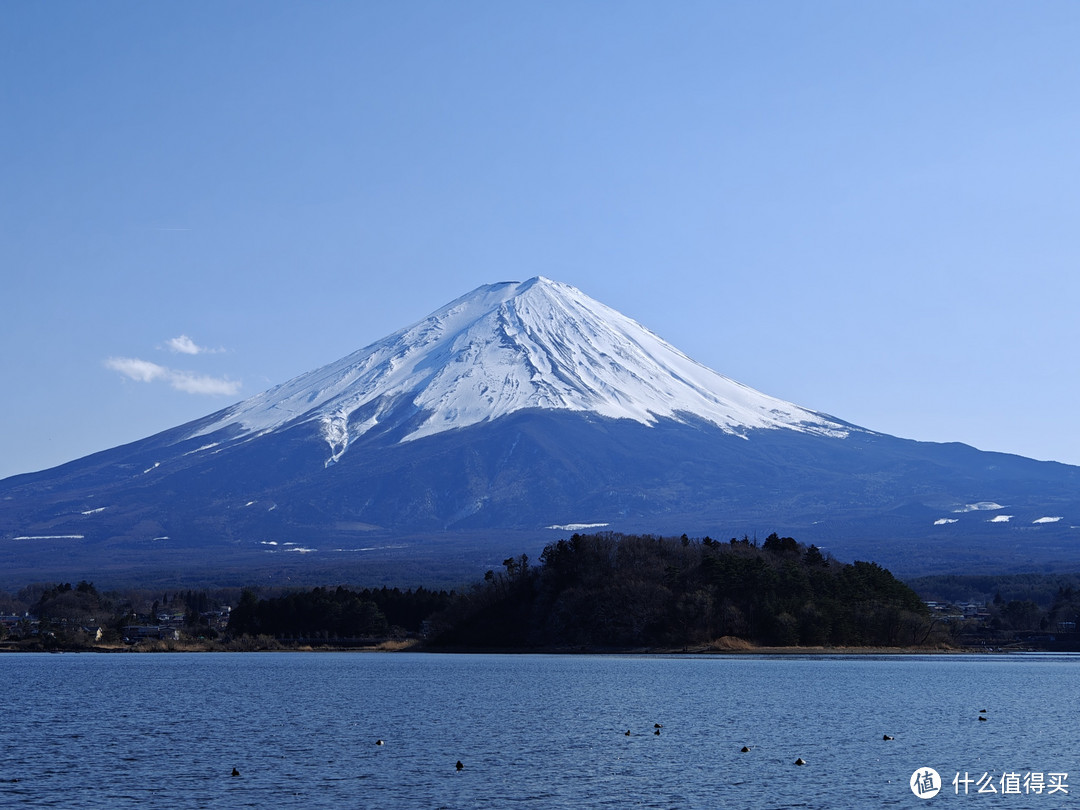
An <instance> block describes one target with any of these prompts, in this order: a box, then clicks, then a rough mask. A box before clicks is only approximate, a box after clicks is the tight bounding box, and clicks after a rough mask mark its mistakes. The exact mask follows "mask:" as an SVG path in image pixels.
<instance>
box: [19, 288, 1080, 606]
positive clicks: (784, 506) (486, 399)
mask: <svg viewBox="0 0 1080 810" xmlns="http://www.w3.org/2000/svg"><path fill="white" fill-rule="evenodd" d="M1078 526H1080V468H1077V467H1071V466H1066V465H1062V464H1055V463H1052V462H1039V461H1033V460H1030V459H1025V458H1020V457H1018V456H1010V455H1005V454H1000V453H987V452H981V451H978V450H975V449H973V448H971V447H967V446H964V445H959V444H931V443H923V442H916V441H910V440H906V439H898V438H895V437H892V436H887V435H885V434H881V433H875V432H873V431H870V430H866V429H863V428H860V427H857V426H854V425H851V424H848V423H846V422H844V421H842V420H840V419H837V418H835V417H831V416H827V415H825V414H821V413H817V412H814V411H810V410H807V409H805V408H801V407H799V406H798V405H794V404H792V403H789V402H784V401H782V400H779V399H776V398H774V397H771V396H768V395H767V394H763V393H761V392H758V391H755V390H753V389H750V388H747V387H746V386H744V385H741V384H739V383H737V382H735V381H733V380H730V379H728V378H726V377H724V376H722V375H721V374H718V373H717V372H714V371H712V370H710V369H708V368H705V367H704V366H702V365H700V364H698V363H696V362H694V361H693V360H691V359H690V358H688V357H687V356H686V355H684V354H683V353H681V352H679V351H678V350H677V349H675V348H674V347H672V346H671V345H669V344H667V343H666V342H664V341H663V340H662V339H661V338H659V337H658V336H657V335H655V334H653V333H652V332H650V331H649V330H648V329H646V328H644V327H643V326H641V325H639V324H637V323H635V322H634V321H633V320H631V319H629V318H627V317H625V316H624V315H621V314H620V313H618V312H616V311H615V310H613V309H611V308H609V307H607V306H605V305H603V304H601V303H599V302H597V301H595V300H593V299H591V298H589V297H588V296H586V295H585V294H584V293H582V292H581V291H579V290H577V289H575V288H573V287H570V286H568V285H566V284H561V283H558V282H554V281H550V280H548V279H545V278H534V279H531V280H529V281H525V282H520V283H519V282H506V283H501V284H493V285H489V286H485V287H481V288H479V289H477V290H475V291H474V292H472V293H469V294H468V295H465V296H463V297H462V298H459V299H458V300H456V301H454V302H452V303H450V304H448V305H447V306H445V307H443V308H442V309H440V310H438V311H437V312H434V313H432V314H431V315H430V316H428V317H427V318H425V319H424V320H422V321H420V322H418V323H416V324H414V325H412V326H410V327H407V328H405V329H403V330H401V331H399V332H396V333H395V334H393V335H390V336H388V337H387V338H385V339H383V340H381V341H378V342H376V343H374V344H372V345H371V346H368V347H367V348H364V349H361V350H359V351H357V352H355V353H353V354H352V355H350V356H348V357H345V358H343V359H341V360H339V361H337V362H335V363H331V364H329V365H327V366H324V367H322V368H320V369H317V370H315V371H312V372H310V373H307V374H303V375H301V376H299V377H296V378H295V379H293V380H290V381H289V382H286V383H283V384H282V385H279V386H277V387H275V388H272V389H270V390H268V391H266V392H264V393H261V394H259V395H257V396H254V397H252V398H250V399H247V400H245V401H243V402H240V403H237V404H235V405H233V406H231V407H228V408H225V409H224V410H222V411H219V412H217V413H214V414H210V415H209V416H206V417H204V418H203V419H200V420H197V421H195V422H192V423H189V424H185V425H180V426H178V427H176V428H173V429H171V430H167V431H165V432H163V433H160V434H157V435H155V436H150V437H148V438H146V439H143V440H141V441H137V442H134V443H132V444H128V445H124V446H121V447H116V448H113V449H111V450H107V451H104V452H102V453H96V454H94V455H91V456H87V457H86V458H83V459H79V460H77V461H73V462H71V463H69V464H65V465H62V466H60V467H57V468H55V469H52V470H46V471H43V472H40V473H32V474H28V475H21V476H15V477H12V478H8V479H5V480H4V481H0V587H3V586H5V585H19V584H20V583H22V584H25V583H26V582H31V581H40V580H45V579H56V578H61V577H63V578H68V579H73V580H74V579H76V578H93V579H96V580H97V581H98V582H99V583H105V582H109V581H114V582H115V581H118V580H126V581H129V582H136V583H139V584H151V583H152V582H154V581H160V582H174V581H176V580H177V579H181V580H184V581H188V582H191V581H199V580H201V581H207V580H213V581H215V582H224V581H229V582H238V583H246V582H251V581H252V578H253V577H263V576H272V577H277V578H281V577H292V578H293V579H292V580H291V581H293V582H297V581H298V578H303V579H306V580H308V581H310V580H316V581H324V582H325V581H327V580H339V581H340V580H341V579H342V578H343V577H346V576H348V577H350V578H352V579H353V580H367V581H377V580H382V581H386V580H387V579H394V580H397V581H399V582H400V581H403V580H405V579H407V578H411V579H412V580H413V581H414V582H416V581H427V582H430V581H432V578H433V577H438V576H441V577H443V578H444V580H445V579H446V578H450V579H452V580H456V581H458V582H460V581H461V579H462V578H468V577H471V576H475V575H476V573H477V572H480V573H482V572H483V571H484V570H485V569H487V568H492V567H498V565H499V564H500V562H501V560H503V559H504V558H505V557H507V556H510V555H516V554H520V553H522V552H527V553H529V554H530V556H535V555H537V554H538V553H539V551H540V549H541V548H542V547H543V545H544V544H545V543H547V542H551V541H553V540H557V539H559V537H560V536H563V535H565V534H566V533H568V532H572V531H575V530H577V529H578V527H580V528H582V529H586V528H587V529H608V530H612V531H623V532H639V533H640V532H648V533H660V534H681V533H683V532H685V533H687V534H689V535H690V536H692V537H693V536H699V537H700V536H704V535H710V536H712V537H714V538H720V539H727V538H730V537H733V536H742V535H743V534H744V533H745V534H750V535H754V534H758V535H759V536H765V535H767V534H768V533H770V532H772V531H778V532H780V533H782V534H789V535H791V536H794V537H796V538H797V539H799V540H801V541H803V542H807V543H810V542H813V543H816V544H818V545H819V546H824V547H826V548H827V549H828V550H829V551H830V552H832V553H833V554H835V555H836V556H837V557H839V558H841V559H850V558H860V559H871V560H875V561H877V562H880V563H882V564H884V565H887V566H889V567H891V568H893V569H894V570H896V571H898V572H901V573H905V572H906V573H914V572H920V573H922V572H929V571H958V570H963V571H971V570H994V571H1001V570H1008V569H1010V568H1012V569H1014V570H1030V569H1033V568H1035V569H1041V568H1045V567H1047V566H1049V565H1067V566H1070V567H1077V566H1080V544H1078V542H1077V540H1078V537H1080V529H1078Z"/></svg>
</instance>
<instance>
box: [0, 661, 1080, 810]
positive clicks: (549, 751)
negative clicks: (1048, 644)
mask: <svg viewBox="0 0 1080 810" xmlns="http://www.w3.org/2000/svg"><path fill="white" fill-rule="evenodd" d="M1078 665H1080V658H1077V657H1075V656H1068V655H1031V656H707V657H706V656H701V657H695V656H599V655H598V656H576V655H569V656H553V655H433V654H412V653H392V654H379V653H221V654H217V653H192V654H182V653H170V654H112V655H99V654H52V655H50V654H9V655H0V677H2V678H3V684H4V690H3V693H4V697H3V714H2V717H3V722H2V726H0V729H2V730H0V806H5V807H8V806H11V807H80V808H121V807H140V808H141V807H162V808H239V807H258V808H293V807H295V808H314V807H324V808H366V807H379V808H443V807H445V808H474V807H483V808H562V807H566V808H603V807H620V808H622V807H647V808H714V807H745V808H759V807H760V808H789V807H791V808H794V807H798V808H830V810H835V809H836V808H865V807H874V806H900V807H916V806H927V805H934V804H937V805H939V806H940V804H941V803H943V802H944V803H946V804H950V805H952V806H973V807H981V806H988V805H997V806H1000V805H1001V804H1007V806H1009V807H1016V808H1023V807H1036V808H1038V807H1047V808H1050V807H1060V806H1062V805H1068V804H1071V803H1072V802H1073V800H1074V797H1077V796H1080V763H1078V761H1077V760H1078V752H1080V746H1077V744H1076V742H1075V738H1074V735H1075V729H1076V728H1077V726H1078V723H1077V720H1078V702H1077V697H1078V691H1080V687H1078V683H1080V680H1078V677H1077V676H1078V672H1080V671H1078V669H1077V666H1078ZM981 710H985V714H982V715H981V716H982V717H985V718H986V720H985V721H980V720H979V717H980V711H981ZM657 723H659V724H661V726H662V728H660V729H659V731H660V734H655V733H654V732H655V731H656V730H657V729H655V728H654V726H655V724H657ZM627 731H630V736H627V735H626V732H627ZM884 735H889V736H891V737H894V739H892V740H883V736H884ZM380 739H381V740H382V741H383V743H384V744H383V745H377V744H376V741H377V740H380ZM744 746H745V747H748V748H750V751H749V752H745V753H744V752H743V751H742V750H741V749H742V748H743V747H744ZM798 758H801V759H803V760H804V761H805V763H806V764H805V765H803V766H796V765H795V764H794V763H795V760H796V759H798ZM458 761H460V762H461V763H462V765H463V766H464V767H463V768H462V769H461V770H460V771H459V770H458V769H457V768H456V763H457V762H458ZM927 767H929V768H934V769H936V770H937V771H938V772H939V773H940V775H941V777H942V782H943V783H944V786H943V787H942V789H941V792H940V794H939V795H938V796H937V797H936V798H932V799H928V800H927V799H921V798H919V797H917V796H916V795H915V793H914V792H913V791H912V789H911V787H910V785H909V781H910V779H911V777H912V774H913V773H915V772H916V770H920V769H925V768H927ZM233 768H236V769H237V770H238V771H239V774H240V775H239V776H232V771H233ZM920 772H924V770H920ZM958 773H959V774H960V776H961V778H962V777H963V775H964V774H968V778H969V779H970V780H972V781H971V783H970V784H968V785H966V786H965V785H964V784H963V783H958V785H957V787H954V785H953V779H954V777H955V776H956V775H957V774H958ZM984 774H986V775H987V776H986V777H985V778H984V777H983V775H984ZM1011 774H1016V778H1015V779H1013V778H1012V777H1011ZM1051 774H1068V776H1067V777H1061V776H1056V777H1051ZM1003 777H1005V778H1004V779H1003ZM1039 777H1041V778H1042V786H1043V789H1042V792H1040V793H1036V792H1035V788H1037V787H1039V786H1040V779H1039ZM977 779H978V780H982V782H981V783H976V781H975V780H977ZM1070 779H1072V780H1074V781H1075V783H1076V784H1075V786H1072V785H1068V780H1070ZM1021 780H1023V781H1021ZM1032 780H1034V781H1032ZM1051 783H1054V784H1056V785H1057V786H1058V789H1056V790H1054V791H1053V794H1051V792H1050V786H1051ZM987 784H989V785H991V786H993V787H994V788H995V789H996V791H997V795H994V796H991V795H987V794H985V793H984V794H983V795H980V794H979V793H978V790H979V789H980V788H981V789H983V790H984V791H985V790H986V787H987ZM1065 785H1068V787H1064V786H1065ZM965 787H966V788H967V791H968V795H964V790H965ZM1014 787H1016V788H1017V790H1013V788H1014ZM957 789H959V791H960V792H959V794H957V793H956V791H957ZM1025 789H1026V791H1027V792H1026V793H1025V792H1024V791H1025ZM1006 790H1008V792H1009V793H1012V794H1014V795H1002V794H1003V792H1004V791H1006ZM1065 790H1067V791H1068V792H1067V793H1066V792H1065ZM1015 794H1019V795H1015Z"/></svg>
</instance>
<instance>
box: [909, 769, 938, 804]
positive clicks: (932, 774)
mask: <svg viewBox="0 0 1080 810" xmlns="http://www.w3.org/2000/svg"><path fill="white" fill-rule="evenodd" d="M909 784H910V785H911V792H912V793H914V794H915V795H916V796H918V797H919V798H920V799H932V798H934V796H937V795H938V791H939V790H941V777H940V776H938V772H937V771H935V770H934V769H933V768H918V769H916V771H915V773H913V774H912V775H911V781H910V782H909Z"/></svg>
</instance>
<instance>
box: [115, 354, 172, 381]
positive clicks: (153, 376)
mask: <svg viewBox="0 0 1080 810" xmlns="http://www.w3.org/2000/svg"><path fill="white" fill-rule="evenodd" d="M105 367H106V368H111V369H112V370H113V371H119V372H120V373H121V374H123V375H124V376H125V377H130V378H131V379H133V380H138V381H139V382H152V381H153V380H157V379H160V378H162V377H165V376H167V375H168V373H169V369H167V368H165V366H159V365H158V364H157V363H151V362H150V361H149V360H140V359H139V358H137V357H110V358H109V359H108V360H106V361H105Z"/></svg>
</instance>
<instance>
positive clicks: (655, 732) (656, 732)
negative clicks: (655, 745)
mask: <svg viewBox="0 0 1080 810" xmlns="http://www.w3.org/2000/svg"><path fill="white" fill-rule="evenodd" d="M653 734H655V735H656V736H657V737H659V736H660V729H657V730H656V731H654V732H653Z"/></svg>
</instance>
